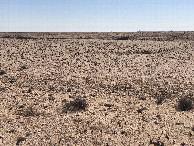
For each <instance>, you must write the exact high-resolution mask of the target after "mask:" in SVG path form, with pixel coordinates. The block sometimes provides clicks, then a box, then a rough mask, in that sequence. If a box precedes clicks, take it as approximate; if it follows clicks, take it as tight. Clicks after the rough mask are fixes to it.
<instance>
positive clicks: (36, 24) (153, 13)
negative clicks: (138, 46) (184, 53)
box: [0, 0, 194, 32]
mask: <svg viewBox="0 0 194 146" xmlns="http://www.w3.org/2000/svg"><path fill="white" fill-rule="evenodd" d="M137 30H142V31H169V30H174V31H192V30H194V0H0V32H26V31H27V32H34V31H35V32H48V31H50V32H53V31H54V32H91V31H92V32H101V31H103V32H110V31H114V32H123V31H124V32H131V31H137Z"/></svg>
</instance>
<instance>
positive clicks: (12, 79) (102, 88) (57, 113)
mask: <svg viewBox="0 0 194 146" xmlns="http://www.w3.org/2000/svg"><path fill="white" fill-rule="evenodd" d="M180 34H181V35H180ZM0 36H1V37H0V145H2V146H4V145H5V146H13V145H32V146H39V145H42V146H46V145H49V146H51V145H70V146H71V145H76V146H78V145H86V146H90V145H104V146H109V145H110V146H113V145H119V146H120V145H132V146H133V145H134V146H138V145H140V146H143V145H145V146H147V145H155V146H163V145H175V146H178V145H188V146H192V145H194V108H193V104H194V39H193V33H192V32H188V33H187V32H169V33H167V32H165V33H164V32H163V33H162V32H160V33H141V34H139V33H1V34H0ZM132 36H133V37H132ZM146 36H148V37H146ZM126 37H127V39H126ZM122 38H123V40H122ZM132 38H133V39H132ZM181 99H184V100H181ZM187 100H188V101H187ZM184 101H187V102H186V103H184Z"/></svg>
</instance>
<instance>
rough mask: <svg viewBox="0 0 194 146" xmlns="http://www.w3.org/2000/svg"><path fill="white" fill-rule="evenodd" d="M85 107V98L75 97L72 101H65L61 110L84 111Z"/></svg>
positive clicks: (65, 111)
mask: <svg viewBox="0 0 194 146" xmlns="http://www.w3.org/2000/svg"><path fill="white" fill-rule="evenodd" d="M86 107H87V103H86V100H85V99H80V98H76V99H75V100H73V101H70V102H68V103H65V105H64V107H63V110H62V112H63V113H67V112H68V111H70V112H76V111H85V110H86Z"/></svg>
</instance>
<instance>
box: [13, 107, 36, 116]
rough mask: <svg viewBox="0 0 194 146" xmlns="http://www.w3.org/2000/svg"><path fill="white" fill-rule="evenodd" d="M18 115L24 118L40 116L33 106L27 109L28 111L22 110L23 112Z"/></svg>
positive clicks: (20, 111)
mask: <svg viewBox="0 0 194 146" xmlns="http://www.w3.org/2000/svg"><path fill="white" fill-rule="evenodd" d="M17 114H18V115H21V116H24V117H34V116H38V115H39V114H38V113H37V112H35V110H34V109H33V108H32V107H31V106H30V107H27V108H26V109H23V108H22V109H21V110H19V111H18V113H17Z"/></svg>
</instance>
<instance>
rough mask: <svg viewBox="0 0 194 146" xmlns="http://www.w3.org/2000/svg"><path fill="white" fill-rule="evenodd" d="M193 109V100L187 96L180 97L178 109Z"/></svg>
mask: <svg viewBox="0 0 194 146" xmlns="http://www.w3.org/2000/svg"><path fill="white" fill-rule="evenodd" d="M192 109H193V103H192V100H191V99H189V98H186V97H183V98H181V99H179V101H178V106H177V110H180V111H189V110H192Z"/></svg>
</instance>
